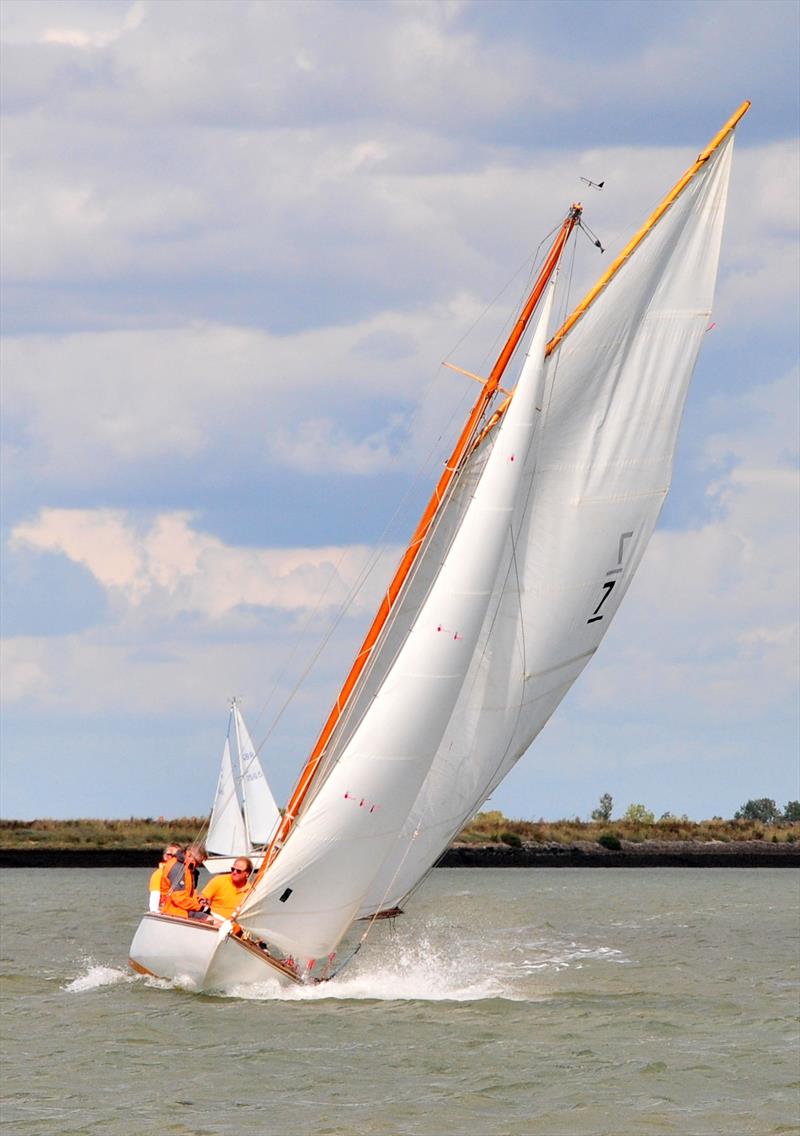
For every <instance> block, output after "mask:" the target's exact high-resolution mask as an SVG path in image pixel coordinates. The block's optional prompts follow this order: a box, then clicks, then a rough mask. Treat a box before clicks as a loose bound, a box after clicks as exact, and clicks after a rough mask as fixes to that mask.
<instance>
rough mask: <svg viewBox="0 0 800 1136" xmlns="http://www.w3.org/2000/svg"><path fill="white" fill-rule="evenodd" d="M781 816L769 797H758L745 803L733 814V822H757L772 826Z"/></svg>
mask: <svg viewBox="0 0 800 1136" xmlns="http://www.w3.org/2000/svg"><path fill="white" fill-rule="evenodd" d="M782 816H783V814H782V813H781V810H780V809H779V808H778V806H777V805H776V804H775V802H774V801H773V800H772V798H771V797H758V798H757V799H756V800H750V801H746V802H745V803H744V804H743V805H742V807H741V808H740V809H737V811H736V812H735V813H734V814H733V819H734V820H759V821H761V823H762V824H774V823H775V821H776V820H780V819H781V817H782Z"/></svg>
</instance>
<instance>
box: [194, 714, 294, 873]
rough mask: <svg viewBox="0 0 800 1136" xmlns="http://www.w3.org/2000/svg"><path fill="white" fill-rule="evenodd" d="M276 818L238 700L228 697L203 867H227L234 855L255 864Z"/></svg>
mask: <svg viewBox="0 0 800 1136" xmlns="http://www.w3.org/2000/svg"><path fill="white" fill-rule="evenodd" d="M231 728H232V730H233V751H232V749H231ZM234 753H235V758H234V756H233V754H234ZM279 821H280V810H279V809H278V806H277V804H276V803H275V798H274V797H273V795H272V790H271V789H270V787H269V783H268V781H267V779H266V777H265V776H264V770H263V769H262V767H261V762H260V761H259V760H258V755H257V753H256V751H255V747H254V745H253V741H252V739H251V737H250V733H249V731H248V729H247V726H246V725H245V721H244V718H243V717H242V712H241V710H240V709H239V704H238V702H237V701H236V699H234V700H233V702H232V704H231V713H230V718H229V720H228V733H227V736H226V738H225V746H224V748H223V751H222V762H221V764H220V770H219V779H218V781H217V792H216V795H215V797H214V805H213V808H212V810H211V819H210V821H209V824H208V835H207V837H206V845H207V847H208V851H209V853H210V855H209V858H208V860H206V864H205V866H206V869H207V870H208V871H209V872H211V873H212V875H213V874H216V873H217V872H227V871H230V868H231V865H232V864H233V861H234V860H235V859H236V857H237V856H249V857H250V858H251V859H252V860H253V862H254V864H255V866H256V867H259V866H260V864H261V862H262V859H263V855H261V853H263V849H264V846H265V845H266V844H268V843H269V841H270V839H271V838H272V836H273V834H274V832H275V829H276V828H277V826H278V822H279Z"/></svg>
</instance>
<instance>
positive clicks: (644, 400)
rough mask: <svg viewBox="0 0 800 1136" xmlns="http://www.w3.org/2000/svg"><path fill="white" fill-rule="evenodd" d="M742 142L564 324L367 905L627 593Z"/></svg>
mask: <svg viewBox="0 0 800 1136" xmlns="http://www.w3.org/2000/svg"><path fill="white" fill-rule="evenodd" d="M732 153H733V133H732V132H730V133H729V134H728V136H727V139H726V140H725V141H724V142H722V144H721V145H720V146H719V148H718V149H717V150H715V152H714V154H713V155H712V156H711V157H710V158H709V159H708V161H707V163H705V164H704V165H703V168H702V170H701V172H700V173H699V174H698V175H696V176H695V177H694V179H693V180H692V181H691V182H690V183H689V184H688V185H687V186H686V187H685V188H684V189H683V190H682V192H681V193H680V195H679V197H678V198H677V199H676V200H675V201H673V202H672V204H671V205H670V207H669V209H668V210H667V211H665V212H664V213H663V214H662V215H661V217H660V218H659V220H658V222H657V223H656V224H655V225H654V226H651V227H648V228H647V229H646V233H645V234H644V235H643V239H642V240H640V242H639V243H638V245H637V247H636V248H635V250H633V251H632V252H631V253H630V254H629V255H628V256H627V257H626V258H625V261H624V271H618V272H616V273H614V275H613V276H612V277H611V279H610V280H609V281H608V283H607V284H606V286H605V287H604V288H603V290H602V291H601V292H600V293H599V294H598V296H597V298H596V299H595V300H594V303H593V304H592V305H591V306H590V307H589V308H588V309H587V310H586V311H585V314H583V315H582V318H581V319H580V320H578V321H568V324H569V326H570V330H568V332H567V334H566V336H565V335H563V334H562V332H559V333H557V335H556V336H554V339H553V343H552V345H551V349H550V351H549V354H548V359H547V364H546V368H545V391H544V405H543V412H542V421H541V424H540V430H539V433H538V435H537V437H536V439H535V442H534V445H533V447H532V449H531V453H530V458H529V465H528V469H527V470H526V478H525V482H524V485H523V487H522V492H521V493H520V497H519V500H518V502H517V508H516V510H515V514H514V519H513V522H512V525H511V526H510V530H509V533H508V539H507V544H506V549H505V554H504V557H503V562H502V568H501V571H500V573H499V576H498V587H497V588H496V590H495V594H494V596H493V600H492V603H491V604H490V605H489V609H488V611H487V617H486V621H485V624H484V627H483V629H482V633H481V636H480V638H479V644H478V649H477V650H476V652H475V656H474V658H473V662H472V666H471V669H470V673H469V675H468V677H467V681H466V682H465V683H464V687H463V690H462V693H461V697H460V699H459V702H458V704H457V705H456V707H455V710H454V713H453V715H452V718H451V721H450V723H449V726H448V729H447V731H446V733H445V736H444V738H443V740H442V743H441V745H440V746H439V748H438V750H437V754H436V757H435V759H434V761H433V763H432V766H431V771H430V774H429V775H428V777H427V778H426V780H425V782H424V784H423V786H422V789H421V791H420V794H419V796H418V798H417V800H416V802H415V804H414V808H413V809H412V811H411V813H410V815H409V818H408V821H407V822H406V825H405V827H404V830H403V832H402V833H401V835H400V837H399V838H398V841H397V845H396V846H395V848H394V849H393V850H392V852H391V854H390V855H389V856H388V857H387V859H386V861H385V863H384V864H383V866H382V868H381V871H380V872H379V873H378V875H377V876H376V879H375V881H374V883H373V886H372V888H371V890H370V893H369V894H368V896H367V897H366V898H365V901H364V904H363V905H362V910H361V914H362V915H366V914H372V913H374V912H375V911H377V910H379V909H380V908H381V907H383V908H386V907H394V906H396V905H398V904H400V903H402V902H403V900H404V898H405V897H406V896H407V895H408V893H409V892H410V891H411V890H412V889H413V888H414V886H415V885H416V884H417V883H418V882H419V880H420V879H421V878H422V877H423V876H424V875H425V873H426V872H427V871H428V869H429V868H430V867H431V865H432V864H434V863H435V862H436V860H437V859H438V857H439V856H440V855H441V853H442V852H443V851H444V850H445V848H446V847H447V846H448V844H449V843H450V841H451V840H452V839H453V837H454V836H455V835H456V834H457V833H458V832H459V831H460V829H461V827H462V826H463V824H464V822H465V821H466V820H467V819H468V818H469V817H470V816H471V815H473V813H474V812H475V811H476V809H477V808H479V807H480V805H481V804H482V803H483V802H484V801H485V800H486V798H487V797H488V796H489V795H490V794H491V793H492V791H493V790H494V789H495V787H496V786H497V785H498V784H499V783H500V781H501V780H502V779H503V778H504V777H505V776H506V774H507V773H508V772H509V770H510V769H511V768H512V766H513V765H514V764H515V763H516V762H517V761H518V760H519V758H520V757H521V756H522V755H523V754H524V753H525V751H526V750H527V749H528V747H529V746H530V744H531V743H532V741H533V740H534V738H535V737H536V736H537V734H538V733H539V731H540V730H541V729H542V727H543V726H544V725H545V724H546V722H547V721H548V719H549V718H550V717H551V715H552V714H553V712H554V710H555V709H556V707H557V706H558V704H559V703H560V702H561V700H562V698H563V697H564V695H565V694H566V693H567V691H568V690H569V688H570V687H571V686H572V683H573V682H574V681H575V679H576V678H577V677H578V675H579V674H580V672H581V671H582V670H583V668H584V667H585V666H586V664H587V663H588V661H589V660H590V659H591V657H592V655H593V654H594V652H595V651H596V650H597V648H598V646H599V644H600V641H601V639H602V638H603V635H604V634H605V632H606V631H607V629H608V626H609V624H610V622H611V620H612V618H613V616H614V614H615V613H616V611H617V609H618V607H619V604H620V601H621V600H622V598H623V596H624V595H625V592H626V591H627V588H628V585H629V583H630V581H631V579H632V577H633V574H634V572H635V571H636V568H637V567H638V564H639V562H640V560H641V557H642V554H643V552H644V550H645V548H646V546H647V542H648V541H649V539H650V535H651V533H652V531H653V529H654V527H655V524H656V520H657V518H658V515H659V513H660V511H661V507H662V505H663V502H664V499H665V497H666V495H667V491H668V489H669V485H670V479H671V475H672V464H673V457H674V452H675V443H676V440H677V434H678V428H679V426H680V420H681V416H682V412H683V406H684V401H685V398H686V392H687V390H688V386H689V381H690V379H691V376H692V372H693V370H694V366H695V362H696V360H697V355H698V353H699V350H700V345H701V342H702V338H703V336H704V334H705V332H706V329H707V327H708V322H709V314H710V311H711V305H712V301H713V295H714V285H715V281H716V275H717V266H718V262H719V249H720V241H721V237H722V228H723V222H724V215H725V201H726V195H727V188H728V180H729V175H730V166H731V157H732ZM579 310H580V309H579ZM477 458H478V454H477V453H476V454H474V455H473V460H477Z"/></svg>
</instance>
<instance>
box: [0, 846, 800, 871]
mask: <svg viewBox="0 0 800 1136" xmlns="http://www.w3.org/2000/svg"><path fill="white" fill-rule="evenodd" d="M159 851H160V850H159V849H153V848H63V849H59V848H41V847H40V848H19V847H18V848H0V867H3V868H147V867H150V868H152V867H154V866H155V864H156V863H157V862H158V858H159ZM439 867H440V868H800V843H795V844H790V843H788V842H786V843H780V844H776V843H773V842H772V841H762V840H740V841H729V842H723V841H713V840H712V841H697V840H691V841H690V840H686V841H678V840H675V841H671V840H646V841H641V842H634V841H629V840H623V841H621V847H620V848H619V850H618V851H615V850H611V849H608V848H604V847H603V846H602V845H600V844H597V843H596V842H591V841H582V842H578V843H575V844H556V843H551V844H522V845H521V846H520V847H518V848H515V847H512V846H510V845H508V844H454V845H452V847H451V848H449V849H448V850H447V852H445V854H444V856H443V857H442V858H441V860H440V861H439Z"/></svg>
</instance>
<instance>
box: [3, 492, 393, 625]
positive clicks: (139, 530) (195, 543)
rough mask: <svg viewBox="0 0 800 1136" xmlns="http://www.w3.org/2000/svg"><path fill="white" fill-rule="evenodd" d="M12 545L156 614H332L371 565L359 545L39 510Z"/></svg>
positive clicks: (102, 513)
mask: <svg viewBox="0 0 800 1136" xmlns="http://www.w3.org/2000/svg"><path fill="white" fill-rule="evenodd" d="M10 547H11V550H12V551H14V550H15V549H20V548H34V549H38V550H39V551H41V552H60V553H63V555H65V556H66V557H68V558H69V559H70V560H72V561H74V562H76V563H78V564H82V565H84V566H85V567H86V568H87V569H88V570H89V571H90V572H91V574H92V576H93V577H94V578H95V579H96V580H97V582H98V583H99V584H101V585H102V586H103V587H104V588H105V589H107V591H108V592H109V593H111V594H112V595H113V596H116V598H117V599H118V600H121V601H123V602H124V604H126V605H130V606H131V607H134V608H135V607H138V606H141V605H143V604H145V603H148V602H150V603H155V604H156V605H157V609H158V614H159V618H165V617H168V618H173V619H174V618H175V617H176V616H178V615H179V614H180V613H183V612H196V613H200V614H201V615H203V616H206V617H208V618H209V619H219V618H220V617H222V616H223V615H225V614H226V613H228V612H231V611H232V610H233V609H235V608H237V607H239V606H242V605H253V606H257V607H266V608H277V609H281V610H283V611H300V610H305V609H309V608H311V609H318V610H319V609H321V610H323V611H324V610H326V609H329V608H332V607H334V608H338V607H339V606H341V605H342V604H343V603H344V602H345V601H347V600H348V598H349V594H350V591H351V589H352V588H353V586H354V584H355V583H356V582H357V581H358V580H359V578H360V576H361V573H362V571H363V570H364V568H365V566H366V565H367V564H368V563H370V561H371V560H372V559H374V550H372V549H368V548H364V547H361V548H359V547H349V548H317V549H302V548H297V549H287V548H282V549H250V548H247V549H245V548H228V547H226V546H225V545H223V543H222V542H221V541H220V540H218V539H217V538H215V537H213V536H210V535H209V534H207V533H202V532H197V531H196V530H195V529H193V528H192V527H191V517H190V516H189V515H187V514H182V513H178V514H170V515H159V516H156V517H155V518H154V519H153V520H152V522H151V523H150V524H149V525H146V526H144V525H137V524H135V523H134V522H133V521H131V520H130V519H129V518H127V517H125V516H124V515H123V514H122V513H120V512H115V511H113V510H108V509H96V510H88V509H69V510H68V509H44V510H42V512H41V514H40V515H39V517H38V518H37V519H36V520H35V521H32V522H28V523H22V524H19V525H17V526H16V527H15V528H14V530H13V531H12V533H11V539H10ZM391 551H392V552H394V550H391ZM373 593H374V589H373ZM370 598H371V597H370ZM364 602H365V601H364V600H363V598H362V599H361V601H360V603H361V604H363V603H364ZM366 602H370V601H366Z"/></svg>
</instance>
